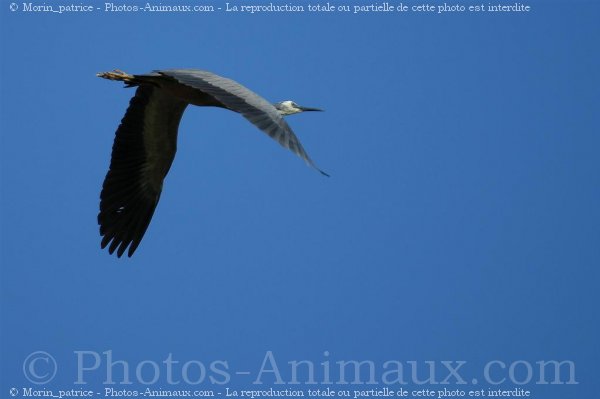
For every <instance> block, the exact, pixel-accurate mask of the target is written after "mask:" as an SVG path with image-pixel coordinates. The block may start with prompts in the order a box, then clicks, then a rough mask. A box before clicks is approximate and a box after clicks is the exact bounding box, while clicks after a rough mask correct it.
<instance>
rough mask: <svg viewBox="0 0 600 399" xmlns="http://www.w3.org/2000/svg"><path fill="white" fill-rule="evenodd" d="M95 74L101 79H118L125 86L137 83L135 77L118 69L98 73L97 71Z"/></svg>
mask: <svg viewBox="0 0 600 399" xmlns="http://www.w3.org/2000/svg"><path fill="white" fill-rule="evenodd" d="M96 76H98V77H99V78H103V79H108V80H118V81H121V82H125V84H126V85H127V87H130V86H137V85H138V84H139V82H137V79H136V78H135V76H133V75H130V74H128V73H125V72H123V71H121V70H120V69H115V70H113V71H111V72H100V73H97V74H96Z"/></svg>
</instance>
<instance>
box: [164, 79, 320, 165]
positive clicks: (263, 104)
mask: <svg viewBox="0 0 600 399" xmlns="http://www.w3.org/2000/svg"><path fill="white" fill-rule="evenodd" d="M155 72H156V73H158V74H160V75H163V76H168V77H170V78H172V79H175V80H176V81H177V82H179V83H181V84H183V85H186V86H189V87H192V88H194V89H197V90H200V91H202V92H204V93H207V94H209V95H211V96H213V97H214V98H215V99H217V100H218V101H219V102H220V103H222V104H223V105H224V106H225V107H226V108H228V109H230V110H231V111H235V112H238V113H240V114H242V115H243V116H244V117H245V118H246V119H248V120H249V121H250V122H251V123H252V124H254V125H255V126H256V127H258V128H259V129H260V130H262V131H263V132H265V133H266V134H268V135H269V137H271V138H273V139H274V140H276V141H277V142H278V143H279V144H281V145H282V146H283V147H285V148H287V149H289V150H291V151H292V152H293V153H295V154H296V155H298V156H299V157H300V158H302V159H303V160H304V161H305V162H306V163H307V164H308V165H310V166H312V167H313V168H315V169H317V170H318V171H319V172H321V173H322V174H324V175H326V176H327V174H326V173H325V172H323V171H322V170H321V169H319V168H318V167H317V165H315V163H314V162H313V161H312V159H310V157H309V156H308V154H307V153H306V151H305V150H304V148H303V147H302V144H300V140H298V137H296V135H295V134H294V132H293V131H292V129H291V128H290V126H289V125H288V124H287V122H286V121H285V120H284V119H283V117H282V116H281V115H280V114H279V112H278V111H277V109H275V107H274V106H273V105H272V104H271V103H269V102H268V101H267V100H265V99H264V98H263V97H261V96H259V95H258V94H256V93H254V92H253V91H251V90H250V89H248V88H246V87H244V86H242V85H241V84H239V83H238V82H236V81H233V80H231V79H227V78H224V77H222V76H219V75H215V74H214V73H211V72H207V71H200V70H189V69H169V70H162V71H155Z"/></svg>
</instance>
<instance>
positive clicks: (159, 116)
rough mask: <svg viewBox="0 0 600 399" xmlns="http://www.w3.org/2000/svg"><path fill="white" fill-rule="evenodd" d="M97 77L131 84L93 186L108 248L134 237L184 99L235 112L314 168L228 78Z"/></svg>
mask: <svg viewBox="0 0 600 399" xmlns="http://www.w3.org/2000/svg"><path fill="white" fill-rule="evenodd" d="M98 76H100V77H103V78H106V79H110V80H119V81H123V82H125V84H126V86H128V87H137V88H136V92H135V95H134V97H133V98H132V99H131V101H130V103H129V107H128V108H127V112H126V113H125V116H124V117H123V119H122V120H121V124H120V125H119V127H118V129H117V132H116V134H115V141H114V144H113V149H112V157H111V162H110V168H109V171H108V173H107V175H106V178H105V180H104V184H103V185H102V192H101V193H100V212H99V214H98V224H99V225H100V235H102V237H103V238H102V242H101V246H102V248H105V247H106V246H108V249H109V252H110V253H111V254H112V253H113V252H115V251H116V252H117V256H119V257H121V256H122V255H123V253H124V252H125V251H126V250H127V251H128V255H129V256H131V255H132V254H133V253H134V252H135V250H136V248H137V247H138V245H139V244H140V242H141V240H142V238H143V236H144V234H145V232H146V230H147V228H148V225H149V224H150V220H151V219H152V216H153V214H154V211H155V209H156V206H157V204H158V201H159V199H160V195H161V192H162V186H163V181H164V178H165V176H166V175H167V173H168V172H169V169H170V168H171V165H172V164H173V159H174V158H175V153H176V151H177V132H178V128H179V122H180V121H181V117H182V115H183V112H184V111H185V109H186V107H187V106H188V104H192V105H197V106H212V107H220V108H226V109H229V110H232V111H234V112H237V113H240V114H242V115H243V116H244V117H245V118H246V119H248V120H249V121H250V122H251V123H253V124H254V125H256V126H257V127H258V128H259V129H261V130H263V131H264V132H265V133H267V134H268V135H269V136H271V137H272V138H273V139H275V140H277V141H278V142H279V143H280V144H281V145H282V146H284V147H286V148H288V149H290V150H291V151H293V152H295V153H296V154H297V155H298V156H300V157H301V158H303V159H304V160H305V161H306V162H307V163H308V164H309V165H311V166H313V167H315V168H316V166H315V165H314V163H313V162H312V160H311V159H310V158H309V157H308V155H307V154H306V152H305V151H304V149H303V148H302V145H301V144H300V142H299V140H298V139H297V137H296V136H295V134H294V133H293V132H292V130H291V128H290V127H289V126H288V124H287V123H286V122H285V121H284V120H283V118H282V115H281V114H280V113H279V111H278V110H277V109H276V108H275V107H274V106H273V105H272V104H270V103H268V102H267V101H266V100H265V99H263V98H262V97H260V96H258V95H257V94H255V93H253V92H252V91H250V90H249V89H247V88H245V87H244V86H242V85H240V84H239V83H237V82H235V81H233V80H230V79H227V78H223V77H221V76H218V75H215V74H213V73H211V72H207V71H200V70H167V71H155V72H153V73H149V74H144V75H128V74H125V73H124V72H120V71H115V72H106V73H102V74H99V75H98ZM303 110H316V109H309V108H305V109H303ZM297 112H301V111H297ZM321 173H323V172H321Z"/></svg>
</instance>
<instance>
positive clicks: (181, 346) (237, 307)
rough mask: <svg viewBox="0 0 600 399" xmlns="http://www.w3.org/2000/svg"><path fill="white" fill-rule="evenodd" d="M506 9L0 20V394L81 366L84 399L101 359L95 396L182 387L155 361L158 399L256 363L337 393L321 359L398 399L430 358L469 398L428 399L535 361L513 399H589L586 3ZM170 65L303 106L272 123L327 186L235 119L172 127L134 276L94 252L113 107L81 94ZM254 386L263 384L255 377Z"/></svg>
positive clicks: (594, 350) (2, 13) (104, 94)
mask: <svg viewBox="0 0 600 399" xmlns="http://www.w3.org/2000/svg"><path fill="white" fill-rule="evenodd" d="M274 2H275V1H274ZM46 3H47V4H59V2H58V0H56V1H55V0H51V1H48V0H46ZM90 3H91V4H96V5H98V6H102V4H103V3H101V2H96V3H94V2H90ZM163 3H164V4H175V3H174V2H171V1H163ZM439 3H440V2H437V0H436V1H434V2H431V4H439ZM77 4H79V3H77ZM127 4H130V5H135V4H137V5H143V4H144V3H142V2H129V3H127ZM176 4H200V2H197V1H196V0H190V1H189V2H187V3H185V2H181V3H176ZM204 4H214V5H215V6H224V2H223V3H221V2H214V3H204ZM237 4H250V3H249V2H238V3H237ZM252 4H259V3H258V2H254V3H252ZM296 4H305V5H306V4H307V3H305V2H299V3H296ZM335 4H342V2H335ZM343 4H351V5H352V4H354V3H351V2H344V3H343ZM406 4H408V5H413V4H417V3H406ZM463 4H467V5H468V4H471V3H463ZM506 4H508V3H506ZM527 4H529V5H530V6H532V11H531V12H529V13H495V14H492V13H480V14H477V15H475V14H469V13H468V12H465V13H454V14H442V15H438V14H436V13H432V14H427V15H426V14H423V13H390V14H383V13H377V14H376V13H371V14H361V15H354V14H352V13H350V14H344V13H332V14H309V13H303V14H294V15H292V14H272V13H269V14H265V13H263V14H254V15H250V14H241V13H238V14H234V15H232V14H226V13H224V12H215V13H213V14H195V13H175V14H164V13H162V14H150V13H104V12H101V11H95V12H92V13H78V14H50V13H27V12H21V11H15V12H11V11H10V9H9V2H8V1H2V3H1V7H0V46H1V47H0V59H1V61H0V62H1V70H0V96H1V103H0V104H1V107H0V117H1V118H0V123H1V125H0V128H1V147H0V151H1V155H0V156H1V186H0V189H1V196H2V197H1V201H2V202H1V237H0V239H1V241H0V250H1V274H0V279H1V282H0V288H1V291H0V295H1V316H0V327H1V333H0V334H1V352H0V358H1V359H2V361H1V362H0V375H1V376H2V377H1V387H0V395H2V396H3V397H5V395H7V391H8V389H9V388H10V387H16V388H18V389H21V388H22V387H28V386H33V387H46V388H50V389H54V390H59V389H71V388H78V387H79V388H80V387H81V386H77V385H74V382H75V381H76V379H77V367H78V364H77V360H78V359H77V352H78V351H88V352H86V353H87V354H86V355H81V356H84V357H83V360H84V361H85V365H87V366H88V367H89V366H90V365H92V363H93V362H94V357H93V355H91V354H90V353H92V352H95V353H97V354H98V355H99V358H100V361H101V362H102V364H101V365H100V366H99V368H98V369H97V370H95V371H86V372H85V374H84V375H83V377H84V381H85V382H87V383H88V384H87V385H86V386H87V387H90V388H91V389H94V390H95V391H97V392H104V391H103V390H104V388H106V387H110V386H111V385H108V384H103V381H105V379H106V363H107V359H106V356H107V355H106V354H103V352H105V351H112V352H111V353H112V358H113V361H116V360H123V361H127V362H129V364H130V367H131V375H130V379H131V380H132V384H131V385H126V386H123V385H119V384H117V385H114V387H115V388H120V389H122V388H127V389H136V388H141V389H145V388H146V386H145V385H144V384H143V383H142V382H143V381H140V380H139V379H137V377H136V375H135V368H136V365H139V364H140V363H142V362H144V361H147V362H154V363H155V364H158V365H159V366H160V367H161V370H160V371H161V372H160V376H159V377H160V379H159V381H158V382H157V383H156V384H153V385H150V387H152V388H159V387H162V388H164V389H177V388H182V385H181V384H180V385H169V383H168V381H167V380H166V372H165V371H164V367H165V363H164V362H163V361H164V360H165V359H166V358H167V356H169V354H172V358H173V359H174V360H177V361H179V362H180V363H179V364H178V365H176V366H174V367H175V369H176V370H175V371H174V373H175V374H176V375H177V373H178V374H179V377H180V379H181V372H182V371H181V368H182V365H183V364H184V363H185V362H189V361H201V362H203V364H205V365H206V367H207V378H208V376H210V375H213V376H215V374H214V373H212V374H211V371H210V370H209V369H208V368H209V364H210V363H211V362H213V361H226V362H227V364H228V373H229V374H230V377H231V379H230V382H229V383H228V384H227V385H211V383H210V382H209V381H205V382H204V383H203V384H200V385H199V387H201V388H202V389H215V390H217V391H219V390H220V392H222V391H224V387H229V388H231V389H242V388H247V389H256V388H257V385H256V384H252V381H254V380H255V379H256V377H257V372H258V370H259V369H260V366H261V364H262V362H263V359H264V358H265V356H266V353H267V351H272V352H273V354H274V355H275V358H276V361H277V364H278V365H279V367H280V371H281V374H282V378H283V379H284V380H285V381H286V382H289V381H290V379H291V377H290V368H289V365H288V364H287V362H289V361H293V360H298V361H299V360H308V361H312V362H313V363H314V365H315V367H319V368H318V370H321V368H320V367H321V366H320V363H322V362H324V361H327V360H329V361H330V362H331V364H332V371H331V372H332V379H333V380H334V381H336V380H337V379H338V377H339V373H338V372H337V368H336V370H333V368H334V367H333V365H334V364H335V362H336V361H340V360H344V361H349V360H359V361H363V360H369V361H372V362H373V364H374V365H375V366H376V379H377V380H378V382H380V384H379V385H375V387H377V386H379V387H383V386H385V384H383V383H381V374H382V372H381V370H382V369H383V364H384V363H385V362H386V361H387V360H397V361H400V362H403V363H404V364H405V367H406V370H405V373H406V374H405V377H406V378H405V379H406V380H408V382H410V383H409V384H407V385H405V386H401V385H398V384H395V385H394V384H392V385H389V386H388V387H390V388H391V389H399V388H400V387H404V388H405V389H408V390H411V389H418V388H423V387H431V388H432V389H434V390H437V389H443V388H444V385H428V384H425V385H424V386H423V387H420V386H419V385H417V384H414V383H412V382H411V376H410V369H409V363H407V362H408V361H413V360H414V361H417V362H419V363H420V366H419V367H421V368H420V370H421V371H422V372H423V373H425V371H426V367H427V365H426V363H424V362H425V361H435V362H437V367H438V369H437V370H438V376H437V379H438V380H442V379H443V378H444V377H445V376H446V374H447V372H446V369H445V368H444V366H443V365H442V364H441V361H446V360H451V361H455V362H456V361H465V362H467V364H466V365H465V366H463V367H462V368H461V369H460V374H461V376H462V377H463V378H464V379H465V380H466V382H467V384H463V385H461V384H456V380H455V379H453V378H451V379H450V380H449V381H450V384H449V385H447V386H446V387H447V388H449V389H463V390H467V391H468V390H470V389H481V388H487V387H488V386H490V385H489V384H487V383H486V382H485V381H484V376H483V370H484V366H485V365H486V364H487V363H488V362H491V361H502V362H504V363H505V364H506V366H507V367H506V369H504V370H502V369H501V368H500V367H498V368H494V369H493V370H495V371H494V372H495V374H493V375H492V377H494V379H495V380H498V379H500V378H502V376H504V377H506V378H507V381H506V383H505V384H501V385H498V386H496V387H495V388H506V389H511V388H514V387H516V386H518V385H515V384H514V383H510V381H509V376H508V367H509V366H510V365H511V364H512V363H513V362H517V361H522V362H523V363H518V364H517V365H516V366H514V367H515V369H514V370H515V378H516V379H517V380H519V381H523V380H524V379H525V377H526V375H525V376H524V374H523V371H526V366H524V364H525V363H527V364H530V365H532V368H533V377H532V381H531V382H530V383H528V384H524V385H522V386H518V387H522V388H524V389H529V390H531V391H532V395H534V397H537V398H544V399H550V398H565V397H573V398H584V397H592V396H594V395H595V394H596V393H597V391H596V390H595V386H596V385H597V380H598V362H599V361H600V348H599V345H598V336H600V328H599V325H598V324H599V316H598V310H597V309H598V303H599V300H600V294H599V293H598V289H597V287H598V281H599V277H600V271H599V266H600V245H599V243H600V227H599V226H600V212H599V207H598V204H599V200H600V186H599V180H598V172H599V171H600V158H599V157H598V149H599V148H600V137H599V132H600V114H599V109H600V94H599V93H600V92H599V90H598V88H599V87H600V78H599V76H600V75H599V74H598V71H600V53H599V52H598V43H599V41H600V24H598V20H599V15H600V3H599V2H597V1H562V2H559V1H554V2H530V3H527ZM17 5H18V6H19V7H20V8H22V3H17ZM176 67H177V68H178V67H184V68H185V67H187V68H199V69H206V70H209V71H213V72H215V73H218V74H221V75H224V76H227V77H231V78H233V79H235V80H237V81H239V82H241V83H243V84H244V85H246V86H248V87H249V88H251V89H253V90H255V91H256V92H258V93H260V94H261V95H263V96H264V97H265V98H267V99H269V100H271V101H280V100H285V99H293V100H295V101H297V102H298V103H300V104H304V105H307V106H314V107H321V108H324V109H325V110H326V112H323V113H307V114H303V115H297V116H292V117H290V118H289V122H290V124H291V126H292V127H293V129H294V130H295V132H296V133H297V135H298V136H299V137H300V138H301V140H302V142H303V144H304V146H305V148H306V149H307V151H308V152H309V154H310V155H311V157H312V158H313V159H314V160H315V162H317V164H318V165H319V166H320V167H322V168H323V169H324V170H325V171H327V172H329V173H330V174H331V178H325V177H323V176H321V175H319V174H318V173H316V172H315V171H314V170H311V169H310V168H308V167H306V166H305V165H304V164H303V162H302V161H301V160H299V159H298V158H296V157H294V156H293V155H292V154H291V153H289V152H287V151H284V150H283V149H282V148H280V147H279V146H278V145H276V144H274V143H273V142H271V141H270V140H269V139H268V138H267V137H266V136H265V135H264V134H262V133H260V132H259V131H258V130H257V129H256V128H255V127H253V126H252V125H250V124H249V123H248V122H247V121H245V120H244V119H243V118H241V117H240V116H239V115H235V114H233V113H231V112H229V111H225V110H220V109H213V108H206V109H203V108H197V107H190V108H188V110H187V111H186V113H185V115H184V117H183V120H182V123H181V126H180V135H179V151H178V154H177V158H176V160H175V163H174V165H173V168H172V169H171V172H170V174H169V176H168V177H167V179H166V182H165V187H164V192H163V196H162V198H161V202H160V204H159V206H158V209H157V211H156V214H155V216H154V219H153V221H152V223H151V225H150V228H149V230H148V232H147V234H146V236H145V238H144V240H143V241H142V244H141V246H140V247H139V248H138V251H137V252H136V254H135V255H134V257H133V258H131V259H125V258H123V259H117V258H116V257H114V256H110V255H109V254H108V253H107V252H106V251H103V250H101V249H100V237H99V234H98V227H97V224H96V215H97V212H98V202H99V192H100V188H101V184H102V181H103V179H104V176H105V173H106V171H107V168H108V163H109V159H110V151H111V146H112V141H113V138H114V132H115V129H116V127H117V126H118V124H119V121H120V119H121V117H122V116H123V113H124V111H125V109H126V107H127V104H128V101H129V99H130V97H131V96H132V95H133V90H132V89H124V88H122V85H121V84H119V83H116V82H109V81H105V80H102V79H98V78H96V77H95V74H96V73H97V72H101V71H106V70H111V69H113V68H120V69H123V70H125V71H127V72H131V73H144V72H148V71H150V70H153V69H160V68H176ZM36 351H45V352H47V353H48V354H51V355H52V356H53V358H54V359H55V361H56V363H57V373H56V376H55V378H54V379H53V380H52V381H51V382H50V383H48V384H47V385H40V386H37V385H33V384H32V383H30V382H29V381H28V380H27V378H26V376H25V375H24V371H23V364H24V361H25V359H26V358H27V356H28V355H29V354H30V353H32V352H36ZM326 351H327V353H328V354H329V355H326V354H325V352H326ZM46 360H47V358H46ZM46 360H42V361H41V362H38V363H36V364H34V366H35V367H34V368H33V370H34V371H36V372H37V373H38V374H39V375H41V374H44V373H45V372H46V371H47V370H46V368H45V366H47V365H48V364H49V363H44V362H46ZM548 360H557V361H563V360H569V361H572V362H573V363H574V364H575V366H576V369H575V370H576V380H577V382H579V384H563V385H551V384H549V385H540V384H536V383H535V381H537V380H538V378H539V372H538V369H537V365H536V362H538V361H548ZM148 364H150V363H148ZM148 364H146V366H148ZM496 365H497V363H496ZM48 367H50V366H48ZM119 367H120V366H115V368H114V371H113V379H114V380H115V381H117V382H122V380H123V376H122V370H121V369H120V368H119ZM144 367H145V366H144ZM189 367H190V368H189V370H188V372H189V375H190V379H191V378H192V376H198V367H199V366H198V364H197V363H190V366H189ZM194 367H196V368H194ZM336 367H337V366H336ZM151 371H152V364H150V366H148V367H147V368H143V371H142V374H141V379H142V380H144V381H146V380H148V379H150V377H148V375H149V374H144V373H145V372H151ZM236 371H249V372H251V374H250V375H237V374H235V372H236ZM303 373H304V374H303ZM423 375H424V374H419V376H421V377H422V376H423ZM216 376H217V377H218V374H217V375H216ZM561 376H562V377H563V380H568V378H567V377H568V373H566V372H565V373H564V374H563V375H561ZM305 377H306V373H305V372H304V371H302V373H300V377H299V379H300V380H302V378H305ZM473 378H476V379H478V381H479V382H478V383H477V384H473V383H472V382H473V381H472V380H473ZM315 379H316V380H317V382H322V381H323V375H322V373H321V374H319V373H317V375H316V377H315ZM348 380H350V381H351V380H352V379H351V378H348ZM362 380H363V382H365V381H368V374H365V375H364V376H363V378H362ZM547 380H548V381H552V378H550V377H549V378H547ZM262 381H263V382H264V384H263V385H262V386H258V387H262V388H268V387H270V386H273V385H272V382H274V379H273V374H272V373H271V374H264V375H263V378H262ZM281 387H283V388H286V387H287V388H294V389H305V388H319V387H325V385H315V386H312V387H311V386H307V385H303V384H300V385H282V386H281ZM373 387H374V386H371V385H368V384H364V385H353V384H348V385H346V386H342V385H339V384H338V385H336V384H334V385H333V386H332V388H333V389H349V390H352V389H355V388H356V389H368V388H373ZM21 394H22V392H20V396H21Z"/></svg>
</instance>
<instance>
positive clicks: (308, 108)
mask: <svg viewBox="0 0 600 399" xmlns="http://www.w3.org/2000/svg"><path fill="white" fill-rule="evenodd" d="M298 108H300V110H302V112H305V111H320V112H323V110H322V109H319V108H311V107H301V106H299V107H298Z"/></svg>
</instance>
